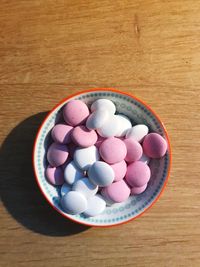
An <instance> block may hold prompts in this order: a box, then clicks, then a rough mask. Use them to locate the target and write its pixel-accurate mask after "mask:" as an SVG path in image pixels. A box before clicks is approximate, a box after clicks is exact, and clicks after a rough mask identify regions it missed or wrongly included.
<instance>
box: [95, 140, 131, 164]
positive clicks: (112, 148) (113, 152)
mask: <svg viewBox="0 0 200 267" xmlns="http://www.w3.org/2000/svg"><path fill="white" fill-rule="evenodd" d="M99 153H100V155H101V157H102V158H103V160H105V161H106V162H107V163H110V164H114V163H117V162H120V161H122V160H124V159H125V157H126V154H127V149H126V145H125V144H124V142H123V141H122V140H120V139H119V138H116V137H110V138H107V139H106V140H105V141H104V142H102V144H101V146H100V148H99Z"/></svg>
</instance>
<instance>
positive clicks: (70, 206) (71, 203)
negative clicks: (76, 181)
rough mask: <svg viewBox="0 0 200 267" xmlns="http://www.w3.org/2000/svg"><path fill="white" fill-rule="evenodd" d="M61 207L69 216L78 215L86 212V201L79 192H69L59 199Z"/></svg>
mask: <svg viewBox="0 0 200 267" xmlns="http://www.w3.org/2000/svg"><path fill="white" fill-rule="evenodd" d="M61 206H62V208H63V210H64V211H65V212H67V213H69V214H74V215H75V214H80V213H82V212H84V211H85V210H87V199H86V198H85V197H84V195H83V194H81V193H79V192H76V191H70V192H69V193H67V194H65V195H64V196H63V197H62V198H61Z"/></svg>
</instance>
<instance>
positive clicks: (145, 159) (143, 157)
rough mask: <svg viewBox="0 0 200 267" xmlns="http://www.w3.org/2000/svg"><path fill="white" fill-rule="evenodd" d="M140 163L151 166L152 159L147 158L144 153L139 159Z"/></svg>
mask: <svg viewBox="0 0 200 267" xmlns="http://www.w3.org/2000/svg"><path fill="white" fill-rule="evenodd" d="M139 161H142V162H144V163H146V164H149V161H150V158H149V157H147V155H145V154H144V153H143V154H142V157H141V158H140V159H139Z"/></svg>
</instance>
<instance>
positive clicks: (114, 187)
mask: <svg viewBox="0 0 200 267" xmlns="http://www.w3.org/2000/svg"><path fill="white" fill-rule="evenodd" d="M102 191H103V192H106V195H107V197H108V198H109V199H111V200H112V201H114V202H116V203H121V202H124V201H126V200H127V199H128V197H129V195H130V192H131V190H130V188H129V187H128V185H127V184H126V183H125V182H124V180H121V181H118V182H115V183H112V184H111V185H109V186H107V187H105V188H103V189H102Z"/></svg>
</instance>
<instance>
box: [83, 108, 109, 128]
mask: <svg viewBox="0 0 200 267" xmlns="http://www.w3.org/2000/svg"><path fill="white" fill-rule="evenodd" d="M108 118H109V112H108V111H107V110H106V109H102V108H101V109H97V110H96V111H94V112H93V113H92V114H91V115H90V116H89V117H88V118H87V121H86V126H87V128H88V129H99V128H101V127H102V126H103V125H104V123H105V122H106V120H107V119H108Z"/></svg>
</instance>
